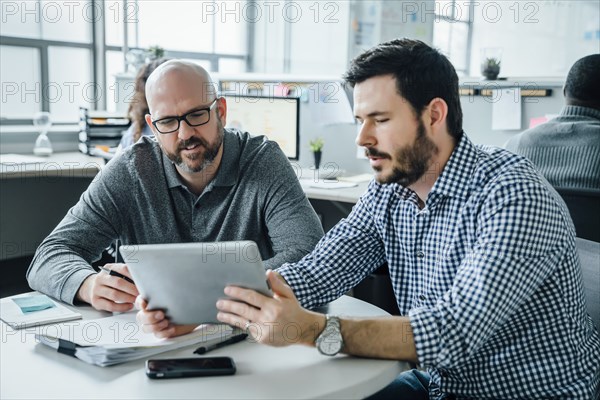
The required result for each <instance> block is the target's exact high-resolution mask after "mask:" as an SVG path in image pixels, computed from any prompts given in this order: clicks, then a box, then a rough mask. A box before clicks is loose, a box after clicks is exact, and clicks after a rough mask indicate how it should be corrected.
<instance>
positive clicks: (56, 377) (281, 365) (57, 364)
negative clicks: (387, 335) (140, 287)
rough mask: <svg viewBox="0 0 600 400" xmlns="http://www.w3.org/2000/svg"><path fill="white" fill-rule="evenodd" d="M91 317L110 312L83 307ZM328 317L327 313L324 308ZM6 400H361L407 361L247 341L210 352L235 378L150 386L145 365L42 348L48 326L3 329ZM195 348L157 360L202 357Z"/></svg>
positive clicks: (361, 306) (333, 307) (345, 302)
mask: <svg viewBox="0 0 600 400" xmlns="http://www.w3.org/2000/svg"><path fill="white" fill-rule="evenodd" d="M77 310H78V311H79V312H81V313H82V314H83V317H84V319H90V318H99V317H101V316H102V315H107V314H106V313H104V314H103V313H100V312H98V311H94V310H92V309H91V308H90V307H77ZM321 311H323V310H321ZM327 312H329V313H332V314H335V315H347V316H381V315H387V313H386V312H385V311H383V310H381V309H379V308H378V307H375V306H373V305H371V304H368V303H366V302H364V301H362V300H358V299H355V298H352V297H348V296H343V297H342V298H340V299H338V300H336V301H334V302H333V303H331V304H330V305H329V306H328V311H327ZM0 329H1V334H2V340H1V343H0V360H1V363H0V374H1V379H0V387H1V389H0V394H1V395H0V398H2V399H17V398H27V399H34V398H43V399H101V398H106V399H116V398H119V399H165V398H171V399H192V398H193V399H219V398H223V399H309V398H344V399H359V398H364V397H366V396H369V395H371V394H373V393H375V392H377V391H378V390H380V389H381V388H383V387H385V386H386V385H387V384H389V383H390V382H391V381H392V380H393V379H394V378H395V377H396V376H397V375H398V374H399V373H401V372H402V371H404V370H407V369H408V368H409V365H408V363H405V362H398V361H389V360H373V359H364V358H358V357H350V356H346V355H338V356H336V357H326V356H323V355H321V354H319V352H318V351H317V350H316V349H315V348H310V347H306V346H301V345H294V346H288V347H284V348H274V347H269V346H265V345H260V344H256V343H251V342H248V341H244V342H241V343H237V344H235V345H231V346H226V347H223V348H221V349H218V350H214V351H212V352H210V353H209V355H210V356H230V357H232V358H233V359H234V360H235V363H236V365H237V373H236V374H235V375H233V376H219V377H198V378H183V379H171V380H151V379H149V378H148V377H146V375H145V373H144V361H143V360H140V361H132V362H128V363H125V364H120V365H116V366H112V367H105V368H101V367H97V366H94V365H89V364H86V363H85V362H83V361H80V360H79V359H76V358H73V357H69V356H66V355H64V354H59V353H57V352H56V351H55V350H53V349H52V348H50V347H48V346H45V345H43V344H41V343H36V341H35V338H34V334H35V333H36V332H39V329H41V327H37V328H27V329H22V330H19V331H15V330H13V329H12V328H10V327H9V326H8V325H6V324H5V323H3V322H2V323H1V328H0ZM194 348H195V347H191V348H190V347H187V348H185V349H181V350H175V351H171V352H167V353H162V354H160V355H159V356H156V357H153V358H168V357H195V355H194V354H193V351H194Z"/></svg>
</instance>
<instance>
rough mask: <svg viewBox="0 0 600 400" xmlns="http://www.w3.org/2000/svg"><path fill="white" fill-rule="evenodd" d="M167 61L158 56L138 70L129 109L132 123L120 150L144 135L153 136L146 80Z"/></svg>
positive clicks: (128, 115) (120, 144)
mask: <svg viewBox="0 0 600 400" xmlns="http://www.w3.org/2000/svg"><path fill="white" fill-rule="evenodd" d="M167 61H169V59H168V58H165V57H162V58H158V59H156V60H153V61H150V62H149V63H146V64H144V65H142V67H141V68H140V70H139V71H138V73H137V75H136V77H135V88H134V92H133V97H132V99H131V103H129V110H128V111H127V117H128V118H129V120H130V121H131V125H130V126H129V128H128V129H127V131H126V132H125V133H124V134H123V137H122V138H121V142H120V143H119V150H118V151H119V152H120V151H122V150H124V149H126V148H127V147H129V146H131V145H132V144H134V143H135V142H137V141H138V140H139V139H140V137H142V136H149V137H152V135H153V133H152V130H151V129H150V127H149V126H148V124H146V114H148V113H149V112H150V111H149V110H148V101H147V100H146V81H147V80H148V77H149V76H150V74H151V73H152V72H154V70H155V69H156V68H157V67H158V66H159V65H161V64H163V63H165V62H167Z"/></svg>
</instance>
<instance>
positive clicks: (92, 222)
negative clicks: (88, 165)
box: [27, 162, 138, 311]
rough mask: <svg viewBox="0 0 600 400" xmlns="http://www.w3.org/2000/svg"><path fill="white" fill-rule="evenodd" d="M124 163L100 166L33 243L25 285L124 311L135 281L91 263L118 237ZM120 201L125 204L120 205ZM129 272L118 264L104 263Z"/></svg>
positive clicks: (134, 293) (132, 297)
mask: <svg viewBox="0 0 600 400" xmlns="http://www.w3.org/2000/svg"><path fill="white" fill-rule="evenodd" d="M128 186H129V183H128V180H127V174H125V173H124V166H121V165H120V164H119V163H115V162H113V163H110V164H108V165H107V166H106V167H105V168H103V169H102V170H101V171H100V173H99V174H98V176H97V177H96V178H95V179H94V181H93V182H92V183H91V184H90V187H89V188H88V189H87V190H86V191H85V192H84V194H83V195H82V196H81V199H80V200H79V202H78V203H77V204H76V205H75V206H74V207H73V208H71V209H70V210H69V211H68V212H67V215H66V216H65V217H64V218H63V220H62V221H61V222H60V223H59V224H58V226H57V227H56V228H55V229H54V230H53V231H52V233H50V235H48V237H47V238H46V239H44V241H43V242H42V243H41V244H40V246H39V247H38V249H37V251H36V253H35V256H34V258H33V261H32V263H31V265H30V266H29V269H28V271H27V280H28V282H29V285H30V286H31V288H33V289H35V290H38V291H40V292H42V293H46V294H48V295H50V296H52V297H55V298H57V299H60V300H62V301H64V302H66V303H69V304H74V303H75V302H76V301H84V302H86V303H89V304H91V305H92V306H94V307H95V308H97V309H100V310H108V311H127V310H130V309H131V308H132V307H133V302H134V300H135V297H136V296H137V294H138V292H137V289H136V288H135V285H132V284H130V283H129V282H126V281H125V280H124V279H121V278H117V277H115V276H110V275H109V274H107V273H101V274H97V273H96V271H94V269H93V268H92V266H91V263H92V262H93V261H94V260H95V259H96V258H97V257H98V256H99V255H100V254H101V253H102V251H103V250H104V249H105V248H106V247H107V246H108V245H109V244H110V243H111V242H112V240H113V238H116V237H119V235H118V232H119V231H120V223H121V215H122V214H121V212H122V211H121V210H120V209H119V205H121V204H128V203H126V201H127V200H126V199H125V198H124V195H126V194H127V193H130V187H128ZM124 202H125V203H124ZM107 268H109V269H112V268H114V269H115V270H117V271H118V272H121V273H123V274H124V275H126V276H130V275H129V272H128V271H127V268H126V267H125V266H124V265H123V264H107Z"/></svg>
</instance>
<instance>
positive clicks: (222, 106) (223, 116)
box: [217, 97, 227, 126]
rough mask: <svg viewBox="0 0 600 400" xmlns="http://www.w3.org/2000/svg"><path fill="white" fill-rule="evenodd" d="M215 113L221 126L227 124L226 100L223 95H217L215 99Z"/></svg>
mask: <svg viewBox="0 0 600 400" xmlns="http://www.w3.org/2000/svg"><path fill="white" fill-rule="evenodd" d="M217 113H218V115H219V119H220V120H221V123H222V124H223V126H225V125H227V100H226V99H225V97H219V100H217Z"/></svg>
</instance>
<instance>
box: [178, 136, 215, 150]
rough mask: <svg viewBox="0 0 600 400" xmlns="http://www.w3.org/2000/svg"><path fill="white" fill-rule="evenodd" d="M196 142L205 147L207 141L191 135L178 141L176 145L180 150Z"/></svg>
mask: <svg viewBox="0 0 600 400" xmlns="http://www.w3.org/2000/svg"><path fill="white" fill-rule="evenodd" d="M196 144H199V145H202V146H204V147H205V148H206V147H208V142H207V141H206V140H204V139H201V138H197V137H195V136H192V137H191V138H189V139H186V140H182V141H180V142H179V144H178V145H177V150H179V151H181V150H184V149H185V148H186V147H189V146H193V145H196Z"/></svg>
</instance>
